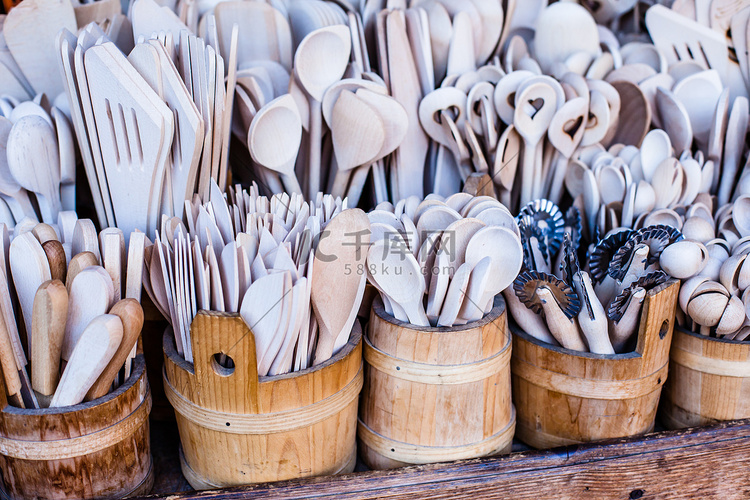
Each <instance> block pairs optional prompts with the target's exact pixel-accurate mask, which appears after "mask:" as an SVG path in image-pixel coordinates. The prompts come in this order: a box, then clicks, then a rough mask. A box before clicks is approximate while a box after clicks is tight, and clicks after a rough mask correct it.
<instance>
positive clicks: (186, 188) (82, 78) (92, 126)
mask: <svg viewBox="0 0 750 500" xmlns="http://www.w3.org/2000/svg"><path fill="white" fill-rule="evenodd" d="M154 9H155V10H156V11H157V13H164V12H165V11H163V10H162V9H161V8H160V7H158V6H157V5H156V4H155V3H154V2H153V1H152V0H139V1H137V2H135V3H134V4H133V6H132V9H131V17H132V19H133V34H134V36H135V39H136V40H137V41H138V42H139V43H137V44H135V47H131V49H132V50H130V52H129V54H128V55H127V56H126V55H125V54H124V53H123V52H122V50H121V49H122V48H123V47H122V46H120V47H118V46H117V45H116V44H115V43H113V41H111V40H110V39H109V38H108V37H107V36H106V35H105V33H104V32H103V31H102V30H101V28H100V27H99V25H98V24H96V23H91V24H89V25H87V26H86V27H85V28H84V29H83V30H81V32H80V33H79V35H78V36H77V37H76V36H75V35H73V34H72V33H71V32H70V31H68V30H67V29H63V30H62V31H60V34H59V36H58V38H57V41H56V42H57V48H58V60H59V63H60V67H61V69H62V72H63V74H64V76H65V79H64V87H65V91H66V94H67V96H68V100H69V103H70V113H71V118H72V121H73V125H74V127H75V130H76V136H77V138H78V146H79V148H80V150H81V156H82V158H83V164H84V167H85V169H86V176H87V178H88V181H89V186H90V187H91V192H92V196H93V200H94V207H95V209H96V213H97V217H98V218H99V222H100V224H102V225H103V226H110V227H115V226H116V227H119V228H120V229H122V230H123V231H124V232H125V233H126V234H129V233H130V232H131V231H133V230H135V229H138V230H141V231H144V232H146V233H147V234H153V232H154V231H155V230H156V229H157V228H158V224H159V220H160V217H159V216H160V214H167V215H169V216H171V215H176V216H178V217H182V215H183V212H184V203H185V201H189V200H190V199H191V198H192V196H193V194H194V193H197V194H200V195H201V196H202V197H203V198H206V197H207V196H208V189H209V181H210V180H211V179H213V180H215V181H216V182H218V183H219V185H220V186H221V187H222V188H224V186H225V185H226V179H227V162H228V146H229V126H230V118H231V112H230V111H229V110H231V109H232V98H233V96H234V83H233V75H234V71H233V69H234V68H235V59H234V56H233V55H232V54H234V53H235V52H236V35H235V37H234V40H235V43H234V45H232V47H233V48H231V49H230V50H229V53H230V56H229V61H228V68H229V75H230V76H229V79H228V82H227V83H226V84H225V83H224V80H225V78H224V77H225V74H226V71H225V62H224V58H222V57H221V55H219V53H218V51H217V48H218V41H217V39H216V34H215V31H214V32H213V37H211V36H210V35H211V33H209V36H208V37H207V39H206V40H207V41H208V42H209V43H206V41H204V39H202V38H199V37H197V36H196V35H194V34H190V32H189V31H188V29H187V27H186V26H185V25H184V24H182V23H181V22H180V20H179V19H178V18H177V17H176V16H174V14H172V16H174V19H172V24H167V25H166V26H167V27H174V26H175V25H176V26H177V27H180V28H182V29H179V30H177V29H176V28H175V29H174V31H169V30H165V28H162V29H161V31H158V30H157V31H155V32H152V31H150V27H152V25H153V20H154V19H153V18H152V17H151V16H150V14H151V10H154ZM166 11H169V9H166ZM157 19H158V18H157ZM139 20H140V21H142V22H140V21H139ZM144 30H145V31H144ZM173 33H174V36H173ZM147 38H149V39H147Z"/></svg>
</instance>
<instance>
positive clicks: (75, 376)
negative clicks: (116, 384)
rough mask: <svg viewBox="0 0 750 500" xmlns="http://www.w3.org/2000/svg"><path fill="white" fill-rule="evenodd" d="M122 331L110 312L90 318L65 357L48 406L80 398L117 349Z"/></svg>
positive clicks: (66, 403) (70, 403) (120, 322)
mask: <svg viewBox="0 0 750 500" xmlns="http://www.w3.org/2000/svg"><path fill="white" fill-rule="evenodd" d="M122 335H123V326H122V320H120V318H119V317H118V316H115V315H114V314H102V315H100V316H96V317H95V318H94V319H93V320H92V321H91V322H90V324H89V325H88V326H87V327H86V329H85V330H84V331H83V332H82V333H81V336H80V342H78V343H77V344H76V347H75V349H74V350H73V351H72V352H71V355H70V357H69V358H68V364H67V365H66V367H65V371H64V372H63V374H62V377H61V378H60V384H59V385H58V386H57V390H56V391H55V395H54V396H52V401H51V402H50V408H59V407H61V406H70V405H74V404H78V403H80V402H81V401H83V398H84V396H85V395H86V393H87V392H88V391H89V389H90V388H91V386H92V385H93V384H94V383H95V382H96V380H97V379H98V378H99V376H100V375H101V374H102V372H103V371H104V369H105V368H106V367H107V365H108V364H109V362H110V360H111V359H112V356H113V355H114V354H115V352H116V351H117V348H118V346H119V345H120V343H121V341H122Z"/></svg>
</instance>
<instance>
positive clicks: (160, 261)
mask: <svg viewBox="0 0 750 500" xmlns="http://www.w3.org/2000/svg"><path fill="white" fill-rule="evenodd" d="M210 194H211V197H210V199H209V200H207V201H205V202H201V200H199V199H196V201H194V202H192V203H190V204H189V207H188V210H187V211H186V212H187V221H188V225H187V227H186V226H185V225H184V224H183V223H182V220H181V219H178V218H176V217H173V218H168V217H166V216H164V217H163V218H162V223H161V230H160V231H159V232H157V235H156V238H155V239H154V244H153V245H152V246H149V247H147V249H146V254H145V255H146V268H145V276H146V278H145V279H144V286H145V288H146V291H147V292H148V294H149V295H150V296H151V298H152V299H153V301H154V303H155V304H156V305H157V307H158V308H159V309H160V310H161V311H162V314H163V315H164V317H166V318H167V319H168V320H169V321H170V323H171V324H172V328H173V330H174V335H175V344H176V347H177V351H178V352H179V353H180V354H181V355H182V356H184V357H185V360H187V361H188V362H192V359H193V357H192V344H191V337H190V324H191V322H192V320H193V318H194V316H195V315H196V313H197V311H198V310H201V309H205V310H212V311H222V312H234V313H237V312H239V314H240V315H241V316H242V318H243V319H244V320H245V322H246V323H247V325H248V326H249V327H250V329H251V330H252V331H253V334H254V335H255V342H256V352H257V360H258V373H259V374H260V375H261V376H263V375H267V374H270V375H278V374H282V373H287V372H290V371H296V370H302V369H305V368H307V367H309V366H312V365H314V364H319V363H322V362H323V361H325V360H327V359H328V358H330V357H331V355H332V354H333V353H335V352H336V351H338V350H339V349H340V348H341V347H342V346H344V345H345V344H346V343H347V342H348V339H349V334H350V333H351V330H352V326H353V324H354V320H355V319H356V315H357V312H358V310H359V305H360V303H361V301H362V296H363V294H364V286H365V277H364V275H363V274H362V273H361V272H360V273H358V272H357V269H361V268H362V266H363V265H364V260H365V257H366V255H367V246H368V242H369V234H370V223H369V221H368V219H367V217H366V216H365V214H364V212H362V211H361V210H359V209H349V210H347V208H346V200H345V199H344V200H341V199H340V198H334V197H332V196H331V195H325V196H323V194H322V193H321V194H319V195H318V196H317V197H316V198H315V200H314V201H312V202H305V201H304V199H303V197H302V195H299V194H292V195H291V196H289V195H287V194H286V193H284V194H279V195H274V196H273V197H271V198H270V199H268V198H266V197H265V196H260V195H259V194H258V188H257V186H253V187H251V189H250V192H249V193H248V192H247V191H245V190H242V189H241V188H239V186H238V187H237V188H235V189H232V190H230V200H231V201H230V202H227V199H226V198H225V197H224V195H222V192H221V190H220V189H219V188H218V186H217V185H216V184H215V183H213V182H212V187H211V191H210ZM231 348H232V346H226V349H227V352H226V353H225V354H226V355H228V356H229V357H230V358H231V354H232V351H231ZM223 361H224V362H226V361H227V360H226V359H225V360H223Z"/></svg>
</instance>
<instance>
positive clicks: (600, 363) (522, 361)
mask: <svg viewBox="0 0 750 500" xmlns="http://www.w3.org/2000/svg"><path fill="white" fill-rule="evenodd" d="M679 288H680V286H679V281H677V280H671V281H669V282H667V283H665V284H664V285H662V286H659V287H657V288H655V289H653V290H651V291H649V293H648V295H647V296H646V300H645V302H644V305H643V311H642V313H641V322H640V327H639V331H638V342H637V345H636V350H635V352H631V353H626V354H615V355H598V354H590V353H579V352H574V351H569V350H567V349H563V348H560V347H553V346H550V345H548V344H545V343H543V342H541V341H538V340H536V339H534V338H533V337H531V336H529V335H527V334H526V333H524V332H522V331H520V330H519V329H518V328H516V327H515V326H511V330H512V331H513V359H512V370H513V400H514V402H515V405H516V409H517V411H518V427H517V431H516V437H517V438H518V439H520V440H521V441H523V442H525V443H526V444H528V445H530V446H533V447H535V448H550V447H553V446H561V445H568V444H574V443H581V442H587V441H596V440H601V439H609V438H615V437H624V436H630V435H635V434H644V433H646V432H649V431H651V430H652V429H653V426H654V419H655V417H656V410H657V405H658V403H659V396H660V394H661V386H662V384H664V382H665V381H666V378H667V377H666V375H667V364H668V361H669V346H670V342H671V340H672V328H673V323H674V309H675V304H676V301H677V294H678V292H679ZM597 382H598V384H597ZM597 385H601V387H597Z"/></svg>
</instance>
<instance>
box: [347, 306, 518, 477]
mask: <svg viewBox="0 0 750 500" xmlns="http://www.w3.org/2000/svg"><path fill="white" fill-rule="evenodd" d="M507 326H508V323H507V317H506V312H505V300H504V299H503V298H502V296H498V297H497V298H496V299H495V303H494V307H493V309H492V311H491V312H490V313H489V314H488V315H487V316H485V317H484V318H483V319H482V320H480V321H476V322H473V323H469V324H466V325H462V326H455V327H452V328H422V327H416V326H413V325H410V324H407V323H403V322H401V321H398V320H397V319H395V318H394V317H392V316H390V315H389V314H388V313H387V312H386V311H385V308H384V307H383V302H382V300H381V299H380V297H378V298H377V299H376V300H375V301H374V302H373V307H372V313H371V315H370V323H369V326H368V330H367V336H366V338H365V346H364V357H365V361H366V363H365V386H364V389H363V391H362V401H361V404H360V414H359V429H358V438H359V444H360V457H361V458H362V460H363V461H364V462H365V463H366V464H367V465H368V466H369V467H370V468H374V469H385V468H393V467H400V466H402V465H406V464H424V463H432V462H443V461H449V460H460V459H465V458H474V457H481V456H489V455H497V454H500V453H508V452H510V449H511V446H512V442H513V431H514V428H515V410H514V409H513V405H512V403H511V395H510V350H511V339H510V334H509V333H508V328H507Z"/></svg>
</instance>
